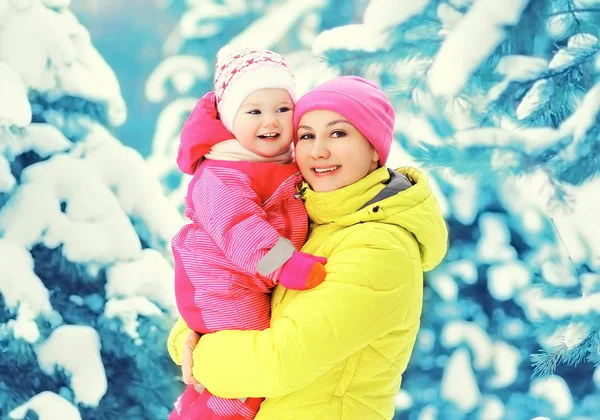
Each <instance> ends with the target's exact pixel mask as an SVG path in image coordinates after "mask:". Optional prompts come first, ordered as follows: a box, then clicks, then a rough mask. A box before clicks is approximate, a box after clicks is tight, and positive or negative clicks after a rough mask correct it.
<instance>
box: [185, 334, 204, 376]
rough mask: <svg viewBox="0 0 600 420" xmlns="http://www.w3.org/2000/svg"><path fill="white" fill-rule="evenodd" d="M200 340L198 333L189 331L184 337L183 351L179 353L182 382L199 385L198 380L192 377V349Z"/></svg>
mask: <svg viewBox="0 0 600 420" xmlns="http://www.w3.org/2000/svg"><path fill="white" fill-rule="evenodd" d="M198 341H200V334H198V333H197V332H195V331H191V332H190V333H189V334H188V336H187V337H186V339H185V344H184V346H183V352H182V353H181V373H182V377H183V382H184V383H185V384H187V385H200V382H198V381H197V380H196V378H194V374H193V368H194V349H195V348H196V345H197V344H198Z"/></svg>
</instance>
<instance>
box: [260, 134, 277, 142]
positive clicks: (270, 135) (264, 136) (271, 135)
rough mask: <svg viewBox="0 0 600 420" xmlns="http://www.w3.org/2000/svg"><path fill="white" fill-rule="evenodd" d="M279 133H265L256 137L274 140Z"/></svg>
mask: <svg viewBox="0 0 600 420" xmlns="http://www.w3.org/2000/svg"><path fill="white" fill-rule="evenodd" d="M280 135H281V134H279V133H265V134H261V135H259V136H258V138H259V139H263V140H275V139H276V138H278V137H279V136H280Z"/></svg>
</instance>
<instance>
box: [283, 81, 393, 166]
mask: <svg viewBox="0 0 600 420" xmlns="http://www.w3.org/2000/svg"><path fill="white" fill-rule="evenodd" d="M318 109H321V110H328V111H333V112H337V113H338V114H340V115H342V116H343V117H344V118H346V119H347V120H348V121H349V122H350V123H352V125H353V126H355V127H356V128H357V129H358V131H360V132H361V133H362V135H363V136H365V137H366V139H367V140H369V142H370V143H371V144H372V145H373V147H375V150H377V153H378V154H379V161H380V162H381V164H382V165H385V162H386V161H387V158H388V156H389V154H390V148H391V147H392V141H393V132H394V121H395V118H396V112H395V111H394V107H393V106H392V103H391V102H390V100H389V99H388V98H387V96H386V95H385V93H383V91H382V90H381V89H379V87H378V86H377V85H376V84H374V83H372V82H370V81H368V80H365V79H363V78H362V77H358V76H341V77H337V78H335V79H333V80H329V81H327V82H325V83H321V84H320V85H318V86H316V87H315V88H313V89H311V90H310V91H309V92H308V93H306V94H305V95H304V96H302V97H301V98H300V99H299V100H298V102H297V103H296V106H295V107H294V127H295V128H297V127H298V123H299V121H300V118H302V116H303V115H304V114H306V113H307V112H309V111H314V110H318Z"/></svg>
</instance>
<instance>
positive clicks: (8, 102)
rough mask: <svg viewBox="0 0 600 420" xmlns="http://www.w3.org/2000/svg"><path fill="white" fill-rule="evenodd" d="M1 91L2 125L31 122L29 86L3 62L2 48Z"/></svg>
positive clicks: (0, 115)
mask: <svg viewBox="0 0 600 420" xmlns="http://www.w3.org/2000/svg"><path fill="white" fill-rule="evenodd" d="M0 34H1V32H0ZM0 40H1V38H0ZM0 42H1V41H0ZM0 92H2V95H1V96H0V127H1V126H2V125H7V126H11V125H17V126H20V127H24V126H26V125H27V124H29V123H30V122H31V105H30V104H29V100H28V99H27V88H26V86H25V84H24V83H23V80H21V78H20V77H19V75H18V74H17V72H15V71H14V70H13V69H12V68H11V67H10V66H9V65H7V64H6V63H3V62H2V51H1V50H0ZM0 139H1V136H0Z"/></svg>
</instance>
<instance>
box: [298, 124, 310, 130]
mask: <svg viewBox="0 0 600 420" xmlns="http://www.w3.org/2000/svg"><path fill="white" fill-rule="evenodd" d="M301 128H303V129H305V130H312V128H311V127H309V126H308V125H299V126H298V130H300V129H301Z"/></svg>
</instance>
